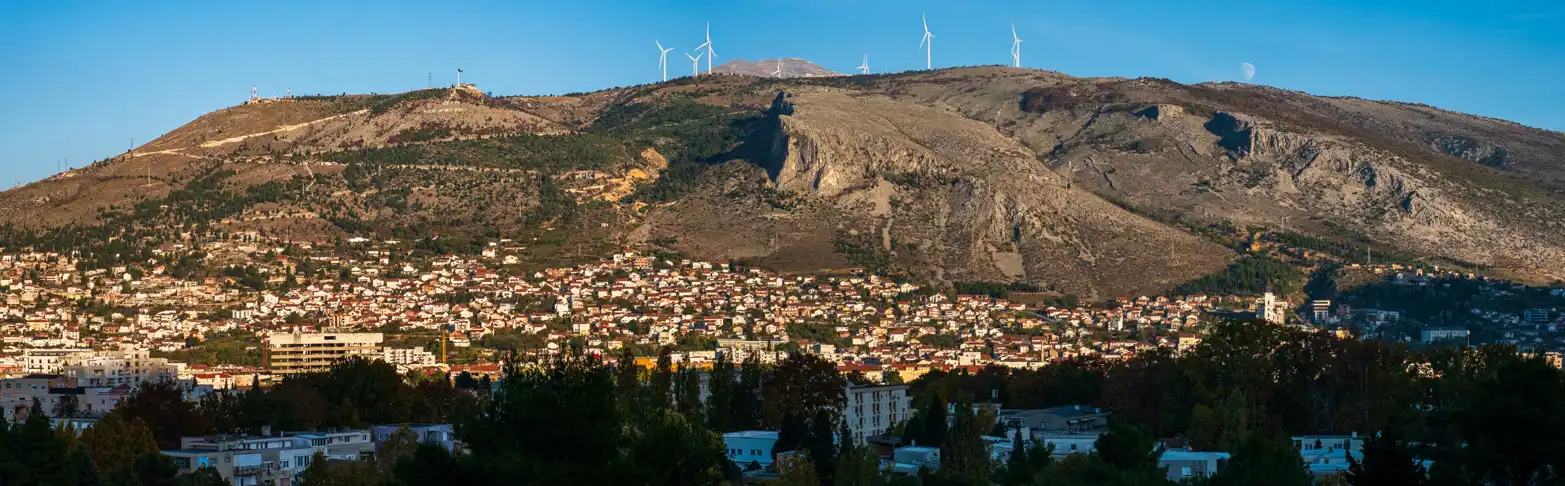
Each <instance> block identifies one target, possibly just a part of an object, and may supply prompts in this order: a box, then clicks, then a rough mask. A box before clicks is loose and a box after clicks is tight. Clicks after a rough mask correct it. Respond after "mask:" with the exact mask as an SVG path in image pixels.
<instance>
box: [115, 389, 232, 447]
mask: <svg viewBox="0 0 1565 486" xmlns="http://www.w3.org/2000/svg"><path fill="white" fill-rule="evenodd" d="M114 413H115V414H120V415H122V416H124V417H126V418H135V419H138V420H140V421H141V422H142V423H144V424H146V426H147V428H148V429H150V430H152V437H153V438H154V439H155V440H157V444H158V448H160V449H178V448H179V439H180V438H181V437H186V436H194V435H201V434H204V433H207V432H209V431H210V426H209V425H208V422H207V420H206V419H205V417H202V416H201V414H200V413H198V412H197V411H196V408H195V406H194V405H192V404H191V403H190V402H188V401H185V393H184V391H183V390H181V389H180V388H179V385H177V384H175V383H174V382H147V383H142V384H141V386H139V387H137V388H136V392H135V393H132V394H131V395H130V396H127V397H125V398H124V399H123V400H120V402H119V404H118V405H115V407H114Z"/></svg>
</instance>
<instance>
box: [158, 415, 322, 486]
mask: <svg viewBox="0 0 1565 486" xmlns="http://www.w3.org/2000/svg"><path fill="white" fill-rule="evenodd" d="M179 442H180V444H179V445H180V448H179V449H173V450H165V451H162V452H163V455H166V456H169V457H171V458H173V459H174V466H175V467H176V468H178V469H179V472H180V473H181V474H184V473H190V472H195V471H196V470H198V469H201V468H203V467H211V468H213V469H216V470H217V473H218V475H219V476H222V477H223V479H224V480H225V481H228V482H229V484H233V485H235V486H252V485H261V484H271V485H274V486H290V485H293V484H297V481H296V480H297V478H298V475H299V474H302V473H303V472H304V470H305V468H307V467H309V465H310V462H311V460H312V458H313V457H314V456H315V454H316V453H321V454H325V453H326V447H325V446H315V445H311V444H310V440H309V439H306V438H300V437H287V436H274V435H271V433H270V430H269V428H268V427H262V434H261V435H259V436H250V435H206V436H196V437H183V438H181V439H180V440H179Z"/></svg>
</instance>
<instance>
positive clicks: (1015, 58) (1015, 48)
mask: <svg viewBox="0 0 1565 486" xmlns="http://www.w3.org/2000/svg"><path fill="white" fill-rule="evenodd" d="M1011 62H1012V63H1013V64H1015V65H1016V67H1022V38H1021V37H1017V36H1016V24H1014V23H1013V24H1011Z"/></svg>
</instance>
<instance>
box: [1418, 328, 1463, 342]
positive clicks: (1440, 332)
mask: <svg viewBox="0 0 1565 486" xmlns="http://www.w3.org/2000/svg"><path fill="white" fill-rule="evenodd" d="M1468 335H1469V332H1468V331H1467V330H1466V329H1462V328H1459V327H1426V328H1424V330H1422V331H1419V340H1421V341H1423V342H1424V344H1430V343H1434V342H1436V341H1461V342H1462V344H1467V337H1468Z"/></svg>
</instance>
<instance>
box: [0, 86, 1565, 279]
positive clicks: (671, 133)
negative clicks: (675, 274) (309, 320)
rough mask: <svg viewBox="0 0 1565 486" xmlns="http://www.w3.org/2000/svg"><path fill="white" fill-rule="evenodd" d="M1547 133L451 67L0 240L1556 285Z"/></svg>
mask: <svg viewBox="0 0 1565 486" xmlns="http://www.w3.org/2000/svg"><path fill="white" fill-rule="evenodd" d="M769 73H770V71H768V74H769ZM1561 154H1565V135H1561V134H1559V133H1556V132H1548V131H1543V130H1536V129H1531V128H1527V127H1522V126H1519V125H1515V124H1512V123H1508V122H1504V121H1499V120H1493V119H1487V118H1480V117H1474V116H1469V115H1463V114H1458V113H1451V112H1446V111H1441V110H1438V109H1435V108H1431V107H1427V106H1417V105H1407V104H1399V103H1388V102H1376V101H1367V100H1360V99H1352V98H1322V97H1316V96H1311V95H1308V94H1304V93H1297V92H1289V91H1283V90H1277V89H1272V88H1266V87H1259V86H1252V85H1240V84H1211V85H1180V84H1176V83H1172V82H1169V81H1166V80H1158V79H1133V80H1127V79H1106V78H1073V77H1069V76H1064V75H1060V74H1056V73H1050V72H1043V71H1035V70H1025V69H1012V68H998V67H984V68H964V69H950V70H940V71H930V72H918V73H905V74H895V75H875V76H832V77H806V78H790V79H775V78H766V77H750V76H709V77H708V76H702V77H697V78H681V79H679V80H675V81H670V82H668V83H662V84H656V85H647V86H639V87H631V88H622V89H615V90H608V91H601V92H596V93H589V94H585V95H579V96H569V97H544V98H539V97H515V98H503V99H492V98H488V97H486V96H483V95H482V94H480V93H477V92H476V91H471V90H463V91H453V90H449V89H442V90H426V91H415V92H411V93H406V94H402V95H396V96H346V97H331V98H312V99H298V100H286V101H278V102H271V103H258V104H247V105H243V106H239V107H234V108H229V109H225V110H220V111H218V112H214V113H212V114H209V115H206V116H203V117H201V118H199V119H197V120H196V121H194V122H192V123H190V124H189V125H187V126H185V127H181V128H179V129H176V130H174V131H173V132H170V133H169V134H168V135H166V136H164V137H162V138H159V139H158V140H155V141H153V142H151V143H149V144H147V145H146V146H143V147H139V148H137V149H136V150H135V151H133V152H131V153H127V154H124V155H122V156H119V157H115V158H113V159H110V160H107V161H103V162H100V163H97V164H94V165H92V166H90V167H87V168H84V169H80V170H76V171H72V172H69V173H66V174H61V175H58V176H55V177H53V178H50V179H48V180H45V181H40V182H37V183H34V184H30V185H27V186H24V187H21V188H17V189H13V190H11V191H7V192H5V193H0V220H3V221H4V222H6V223H8V226H7V229H6V230H5V232H4V233H3V234H0V236H3V237H4V238H6V240H7V241H5V242H4V244H5V245H6V246H12V245H27V244H31V245H37V246H50V247H54V248H61V249H74V250H77V251H82V250H83V249H86V250H87V251H94V249H96V248H97V247H94V245H97V246H100V247H101V246H104V245H110V246H114V247H115V248H116V249H117V250H120V251H117V252H115V253H114V255H123V254H125V252H124V250H125V249H126V248H125V245H127V244H129V243H127V242H140V243H157V242H162V241H168V240H171V239H182V238H199V237H201V235H210V234H231V233H232V232H237V231H253V232H256V233H259V234H262V235H266V236H273V237H279V238H286V239H293V240H308V241H316V242H320V243H333V242H336V241H340V240H341V239H343V238H344V237H345V236H349V235H365V234H378V235H381V236H382V237H396V238H415V239H422V240H424V241H426V242H427V245H426V246H427V247H428V248H430V249H432V250H439V251H476V248H477V247H478V246H479V245H482V244H483V243H484V242H485V241H495V240H497V239H511V240H513V241H525V242H530V249H529V251H530V252H531V253H530V258H531V259H533V260H534V261H533V262H531V263H536V264H540V265H542V264H547V263H551V262H556V261H559V260H562V259H572V258H592V257H595V256H598V255H601V254H602V253H604V252H608V251H613V250H615V249H618V248H624V247H639V248H647V249H659V250H666V251H677V252H680V253H684V254H686V255H689V256H691V257H696V258H704V259H737V260H745V261H750V262H754V263H757V264H761V265H765V266H769V267H773V268H778V269H782V270H814V269H833V268H845V267H869V268H873V269H875V270H878V271H886V272H891V273H897V274H903V275H907V276H909V277H913V278H916V279H919V280H927V281H935V282H1008V283H1012V284H1015V285H1019V286H1021V287H1025V288H1041V289H1046V290H1053V291H1058V292H1062V293H1075V294H1079V295H1081V296H1083V297H1087V298H1104V297H1112V296H1115V295H1129V294H1144V293H1153V292H1160V291H1166V290H1168V289H1169V288H1172V287H1173V286H1175V285H1177V284H1179V283H1181V282H1186V281H1190V280H1192V279H1196V278H1198V277H1201V276H1204V275H1208V274H1212V273H1214V272H1219V271H1222V270H1223V269H1224V267H1225V266H1228V265H1229V264H1230V263H1233V262H1234V261H1235V260H1236V259H1240V258H1242V254H1243V253H1244V251H1245V249H1246V248H1247V245H1246V244H1245V243H1244V241H1246V240H1248V239H1250V238H1253V232H1255V231H1272V232H1277V233H1285V234H1287V235H1290V236H1289V238H1293V239H1295V240H1297V239H1299V238H1306V239H1309V241H1311V242H1314V243H1312V244H1313V245H1314V246H1315V247H1317V248H1327V247H1329V248H1331V249H1333V250H1334V251H1339V252H1349V253H1356V252H1359V251H1364V252H1366V253H1370V252H1373V253H1375V254H1382V255H1397V256H1398V258H1401V259H1403V260H1404V261H1416V260H1422V261H1426V262H1431V263H1439V264H1445V265H1457V266H1462V267H1466V268H1471V269H1475V270H1482V271H1487V272H1494V273H1500V274H1504V275H1505V276H1509V277H1523V278H1526V279H1529V280H1534V281H1536V280H1543V281H1552V280H1555V279H1559V278H1561V276H1562V275H1565V160H1562V157H1565V155H1561ZM105 242H112V243H105ZM99 251H100V253H102V252H103V251H101V250H99ZM132 255H134V254H133V253H132ZM102 258H110V257H109V256H103V257H102ZM117 258H125V257H124V256H119V257H117Z"/></svg>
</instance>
